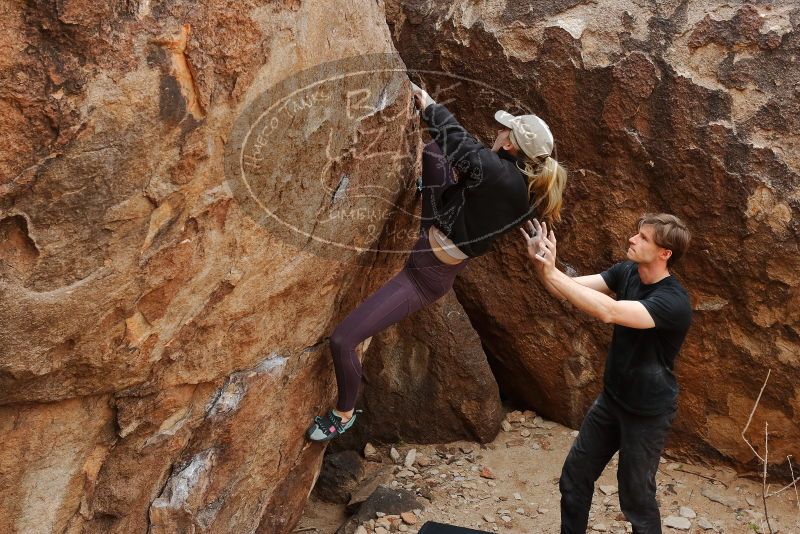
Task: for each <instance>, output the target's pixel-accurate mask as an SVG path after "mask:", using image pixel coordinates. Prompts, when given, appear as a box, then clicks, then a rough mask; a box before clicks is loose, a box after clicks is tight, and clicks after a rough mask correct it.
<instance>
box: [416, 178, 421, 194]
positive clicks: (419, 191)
mask: <svg viewBox="0 0 800 534" xmlns="http://www.w3.org/2000/svg"><path fill="white" fill-rule="evenodd" d="M417 193H422V176H420V177H419V178H417Z"/></svg>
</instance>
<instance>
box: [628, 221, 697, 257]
mask: <svg viewBox="0 0 800 534" xmlns="http://www.w3.org/2000/svg"><path fill="white" fill-rule="evenodd" d="M645 224H647V225H649V226H652V227H653V239H654V240H655V242H656V245H658V246H659V247H661V248H665V249H668V250H671V251H672V256H670V257H669V259H668V260H667V267H672V265H673V264H674V263H675V262H676V261H678V260H679V259H680V258H681V256H683V255H684V253H685V252H686V249H688V248H689V241H691V240H692V234H691V233H690V232H689V229H688V228H686V225H685V224H684V223H683V221H682V220H680V219H679V218H677V217H676V216H674V215H670V214H669V213H645V214H644V215H642V216H641V217H639V225H638V228H639V230H641V229H642V226H644V225H645Z"/></svg>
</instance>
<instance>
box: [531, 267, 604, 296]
mask: <svg viewBox="0 0 800 534" xmlns="http://www.w3.org/2000/svg"><path fill="white" fill-rule="evenodd" d="M537 274H538V272H537ZM537 278H539V281H540V282H541V283H542V285H544V287H545V289H547V292H548V293H550V294H551V295H553V296H554V297H555V298H557V299H558V300H566V298H565V297H564V295H562V294H561V292H560V291H559V290H558V289H557V288H556V287H555V286H554V285H553V284H552V283H550V281H548V280H547V279H545V278H544V277H542V276H537ZM572 280H574V281H575V282H576V283H578V284H580V285H582V286H584V287H588V288H589V289H593V290H595V291H599V292H600V293H603V294H604V295H610V294H611V293H612V291H611V290H610V289H609V288H608V285H606V281H605V280H603V277H602V276H600V275H599V274H590V275H587V276H576V277H575V278H573V279H572Z"/></svg>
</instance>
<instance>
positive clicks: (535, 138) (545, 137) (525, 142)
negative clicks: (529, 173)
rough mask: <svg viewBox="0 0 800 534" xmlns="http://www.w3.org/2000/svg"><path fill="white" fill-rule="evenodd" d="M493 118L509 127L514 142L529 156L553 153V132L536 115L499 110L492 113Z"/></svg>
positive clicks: (535, 156)
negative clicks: (516, 114)
mask: <svg viewBox="0 0 800 534" xmlns="http://www.w3.org/2000/svg"><path fill="white" fill-rule="evenodd" d="M494 120H496V121H497V122H499V123H500V124H502V125H503V126H505V127H506V128H511V132H512V133H513V134H514V142H515V143H516V144H517V146H519V148H520V150H522V151H523V152H524V153H525V155H526V156H528V157H529V158H532V159H533V158H538V157H540V156H549V155H550V154H552V153H553V134H551V133H550V128H548V126H547V124H546V123H545V122H544V121H543V120H542V119H540V118H539V117H537V116H536V115H519V116H514V115H512V114H511V113H509V112H507V111H503V110H499V111H498V112H497V113H495V114H494Z"/></svg>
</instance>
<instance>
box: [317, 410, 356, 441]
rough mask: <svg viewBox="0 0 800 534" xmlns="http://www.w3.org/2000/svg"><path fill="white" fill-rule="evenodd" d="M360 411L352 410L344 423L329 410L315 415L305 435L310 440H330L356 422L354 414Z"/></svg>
mask: <svg viewBox="0 0 800 534" xmlns="http://www.w3.org/2000/svg"><path fill="white" fill-rule="evenodd" d="M360 413H361V410H356V411H355V412H353V417H351V418H350V419H349V420H348V421H347V422H346V423H342V418H341V417H339V416H338V415H336V414H335V413H333V410H331V411H329V412H328V413H327V414H325V415H324V416H317V417H315V418H314V423H312V425H311V426H310V427H308V431H307V432H306V435H307V436H308V439H310V440H311V441H330V440H332V439H333V438H335V437H336V436H338V435H339V434H344V433H345V432H346V431H347V430H348V429H349V428H350V427H351V426H353V423H355V422H356V416H357V415H358V414H360Z"/></svg>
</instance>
